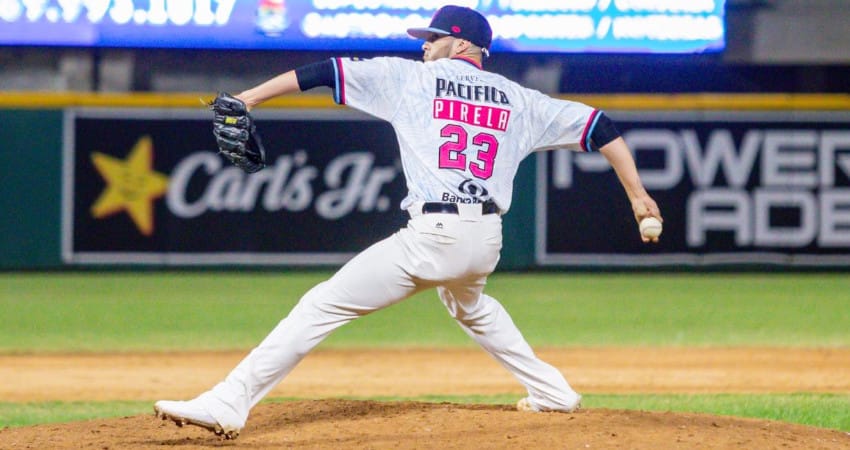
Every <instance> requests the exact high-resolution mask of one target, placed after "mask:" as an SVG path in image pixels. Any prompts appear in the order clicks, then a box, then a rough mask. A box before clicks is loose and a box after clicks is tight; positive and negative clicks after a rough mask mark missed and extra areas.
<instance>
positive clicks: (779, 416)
mask: <svg viewBox="0 0 850 450" xmlns="http://www.w3.org/2000/svg"><path fill="white" fill-rule="evenodd" d="M346 398H348V399H352V400H378V401H422V402H434V403H439V402H450V403H460V404H498V405H513V404H514V403H515V402H516V400H517V397H516V395H515V394H505V395H466V396H435V395H428V396H417V397H369V398H365V397H346ZM296 400H305V399H302V398H291V397H288V398H269V399H266V400H264V402H269V403H281V402H289V401H296ZM849 404H850V395H847V394H808V393H797V394H759V395H741V394H699V395H697V394H664V395H656V394H653V395H618V394H617V395H615V394H589V395H585V396H584V399H583V400H582V407H583V408H586V409H591V408H606V409H626V410H644V411H674V412H692V413H706V414H716V415H722V416H734V417H747V418H755V419H769V420H777V421H782V422H789V423H797V424H801V425H809V426H815V427H820V428H830V429H836V430H841V431H845V432H850V408H847V405H849ZM152 405H153V401H120V402H33V403H7V402H0V428H2V427H7V426H8V427H21V426H29V425H37V424H47V423H65V422H78V421H84V420H90V419H100V418H117V417H125V416H135V415H140V414H150V415H151V420H153V412H152V409H151V408H152Z"/></svg>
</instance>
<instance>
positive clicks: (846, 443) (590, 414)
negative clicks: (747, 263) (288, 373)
mask: <svg viewBox="0 0 850 450" xmlns="http://www.w3.org/2000/svg"><path fill="white" fill-rule="evenodd" d="M0 446H2V448H9V449H25V448H37V449H48V448H49V449H98V450H104V449H162V448H163V447H172V446H173V447H179V448H181V449H186V450H188V449H196V448H197V449H200V448H210V447H238V448H251V449H281V448H315V449H336V448H339V449H342V448H369V449H413V448H416V449H421V448H434V449H451V448H457V449H481V448H487V449H500V448H506V449H512V450H516V449H543V448H582V449H584V448H629V449H659V448H680V449H686V448H701V449H704V448H718V449H720V448H722V449H728V448H746V449H754V448H758V449H773V448H807V449H848V448H850V435H848V434H847V433H843V432H840V431H834V430H825V429H820V428H814V427H806V426H800V425H792V424H786V423H780V422H774V421H766V420H750V419H736V418H729V417H718V416H711V415H703V414H679V413H676V414H674V413H659V412H646V411H618V410H606V409H585V410H581V411H578V412H576V413H572V414H562V413H536V414H535V413H525V412H518V411H516V410H514V409H513V408H512V407H510V406H491V405H487V406H484V405H459V404H449V403H417V402H374V401H351V400H321V401H299V402H291V403H281V404H262V405H259V406H258V407H257V408H255V409H254V411H253V413H252V416H251V419H250V420H249V423H248V426H247V427H246V428H245V429H244V430H243V431H242V435H241V436H240V437H239V438H238V439H237V440H235V441H226V440H222V439H220V438H218V437H216V436H214V435H213V434H212V433H209V432H208V431H206V430H203V429H201V428H197V427H190V426H187V427H185V428H178V427H176V426H175V425H174V424H173V423H172V422H165V421H161V420H158V419H156V418H155V417H154V416H153V413H151V414H150V415H140V416H133V417H125V418H120V419H109V420H92V421H86V422H77V423H69V424H58V425H39V426H33V427H24V428H11V429H4V430H2V431H0Z"/></svg>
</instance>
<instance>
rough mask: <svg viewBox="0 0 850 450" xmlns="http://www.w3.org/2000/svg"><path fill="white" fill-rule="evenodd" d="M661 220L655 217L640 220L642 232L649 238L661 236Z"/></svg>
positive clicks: (642, 234)
mask: <svg viewBox="0 0 850 450" xmlns="http://www.w3.org/2000/svg"><path fill="white" fill-rule="evenodd" d="M661 229H662V227H661V221H660V220H658V219H656V218H655V217H647V218H645V219H643V220H641V221H640V234H641V236H643V237H647V238H650V239H652V238H657V237H658V236H661Z"/></svg>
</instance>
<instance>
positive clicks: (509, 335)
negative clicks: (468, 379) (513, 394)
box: [438, 279, 581, 411]
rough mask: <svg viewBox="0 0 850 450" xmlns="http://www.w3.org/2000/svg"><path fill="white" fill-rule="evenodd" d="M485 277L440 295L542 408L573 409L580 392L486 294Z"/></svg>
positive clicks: (463, 325) (446, 289)
mask: <svg viewBox="0 0 850 450" xmlns="http://www.w3.org/2000/svg"><path fill="white" fill-rule="evenodd" d="M484 283H485V279H477V280H470V281H468V282H464V283H455V284H451V285H447V286H444V287H440V288H438V293H439V295H440V299H441V300H442V301H443V303H444V304H445V305H446V307H447V308H448V310H449V313H450V314H451V315H452V316H453V317H454V318H455V319H456V320H457V322H458V324H460V326H461V328H462V329H463V330H464V331H465V332H466V334H468V335H469V336H470V337H471V338H472V339H473V340H475V342H477V343H478V344H479V345H480V346H481V347H482V348H484V350H486V351H487V352H488V353H490V355H491V356H493V358H495V359H496V360H497V361H498V362H499V363H501V364H502V366H504V367H505V368H506V369H508V370H509V371H510V372H511V373H512V374H513V375H514V376H515V377H516V378H517V380H519V382H520V383H521V384H522V385H523V386H525V388H526V389H527V390H528V396H529V401H530V402H531V403H532V405H533V406H535V407H536V408H537V409H539V410H541V411H557V410H567V411H572V410H573V409H575V408H576V406H578V403H579V401H580V400H581V396H580V395H579V394H577V393H576V392H575V391H574V390H573V389H572V387H571V386H570V385H569V383H567V380H566V379H565V378H564V376H563V375H562V374H561V372H560V371H559V370H558V369H557V368H555V367H553V366H552V365H550V364H547V363H546V362H544V361H543V360H541V359H540V358H538V357H537V355H535V354H534V351H533V350H532V349H531V346H530V345H529V344H528V342H526V340H525V338H524V337H523V336H522V333H521V332H520V331H519V329H518V328H517V327H516V325H515V324H514V322H513V319H511V317H510V315H509V314H508V312H507V311H506V310H505V308H504V307H503V306H502V305H501V304H500V303H499V302H498V301H497V300H496V299H494V298H493V297H490V296H489V295H486V294H484V293H483V292H482V291H483V289H484Z"/></svg>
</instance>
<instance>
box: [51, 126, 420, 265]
mask: <svg viewBox="0 0 850 450" xmlns="http://www.w3.org/2000/svg"><path fill="white" fill-rule="evenodd" d="M257 119H258V124H257V126H258V128H259V130H260V133H261V136H262V138H263V140H264V142H265V145H266V150H267V162H268V163H269V166H268V167H266V168H265V169H263V170H261V171H260V172H258V173H256V174H251V175H249V174H246V173H244V172H243V171H241V170H240V169H238V168H236V167H234V166H233V165H231V164H230V163H228V162H227V161H226V160H225V159H224V158H222V157H221V155H219V154H218V153H217V151H216V150H215V149H216V146H215V140H214V138H213V137H212V132H211V130H212V128H211V127H212V125H211V116H210V115H209V113H208V112H206V111H175V110H104V109H98V110H69V111H67V112H66V117H65V140H64V141H65V155H64V159H65V169H64V172H65V173H64V179H65V184H64V189H63V191H64V195H63V197H64V198H63V259H64V261H65V262H66V263H71V264H76V263H83V264H86V263H93V264H98V263H137V264H165V265H168V264H174V265H193V264H201V265H203V264H339V263H342V262H345V261H347V260H348V259H349V258H350V257H351V256H353V255H354V254H355V253H357V252H359V251H361V250H363V249H364V248H366V247H367V246H368V245H370V244H372V243H373V242H375V241H377V240H379V239H382V238H384V237H386V236H388V235H389V234H391V233H393V232H394V231H396V230H397V228H398V227H399V226H400V225H402V224H403V223H404V221H405V220H406V216H405V213H404V212H403V211H401V210H399V206H398V205H399V203H400V201H401V198H402V196H403V195H404V193H405V187H404V181H403V175H402V173H401V169H400V165H399V162H398V150H397V148H398V147H397V144H396V140H395V134H394V132H393V130H392V128H391V127H390V125H388V124H387V123H384V122H381V121H377V120H373V119H371V118H368V117H366V116H364V115H362V114H357V113H354V112H350V111H342V110H337V111H335V110H322V111H316V112H313V113H311V112H309V111H300V112H298V113H292V112H285V111H280V112H272V113H265V114H264V112H259V113H258V114H257Z"/></svg>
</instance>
